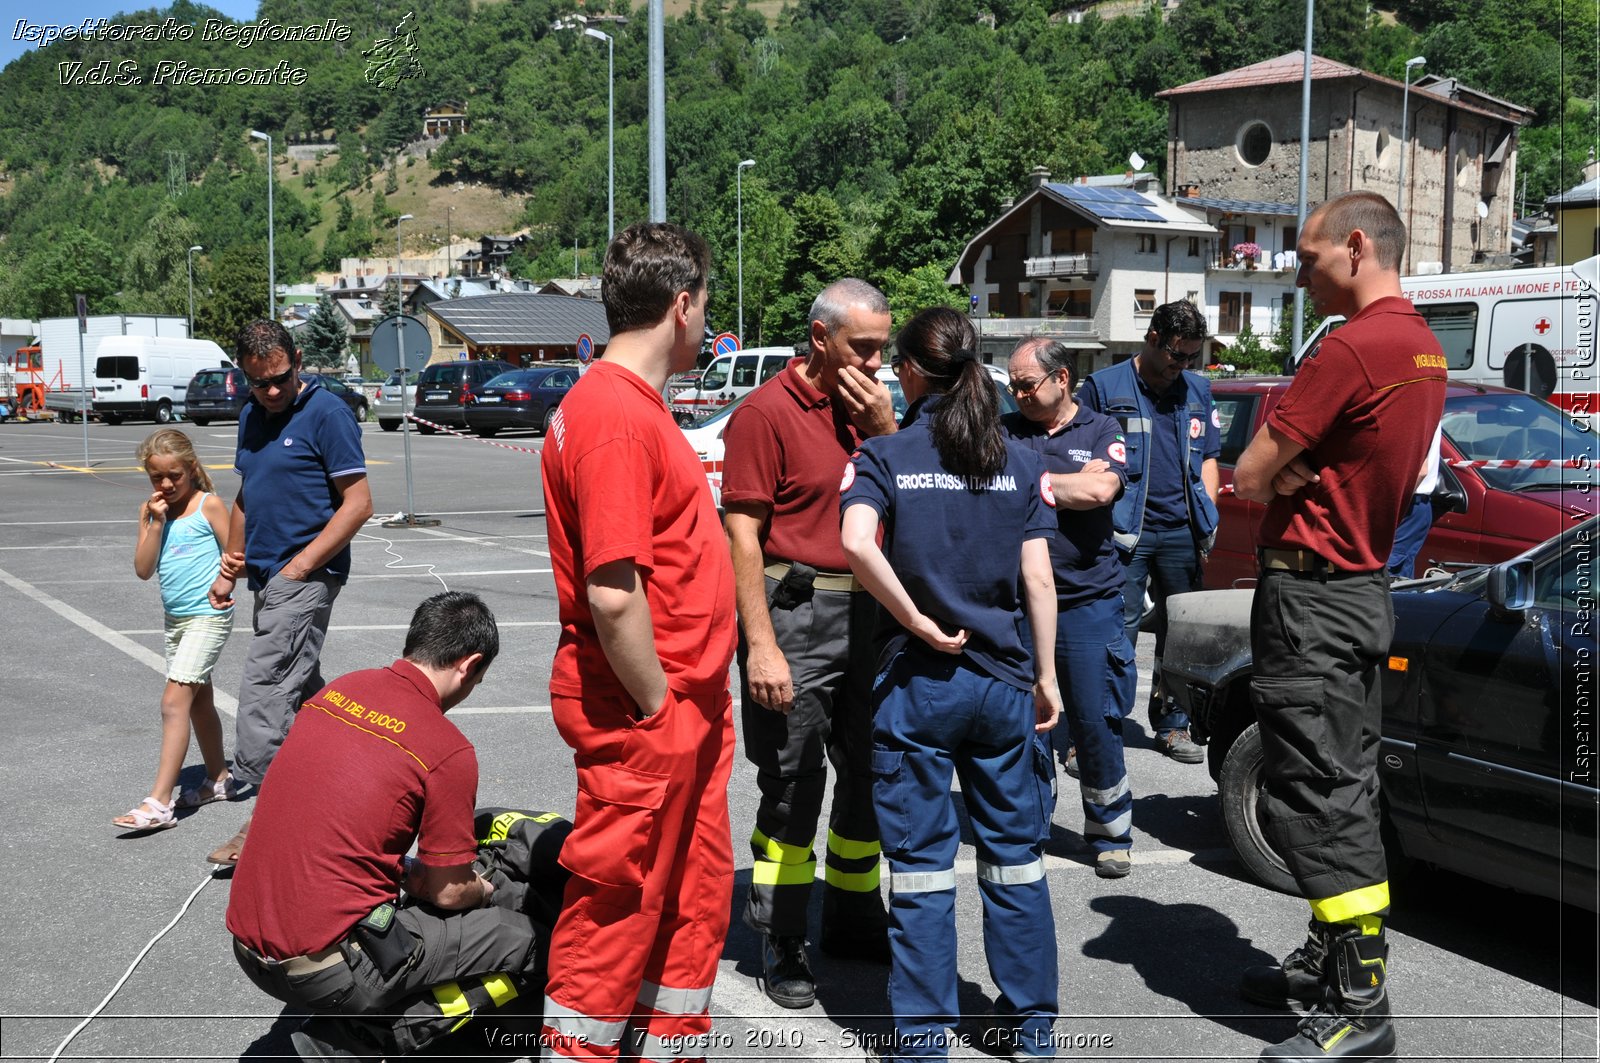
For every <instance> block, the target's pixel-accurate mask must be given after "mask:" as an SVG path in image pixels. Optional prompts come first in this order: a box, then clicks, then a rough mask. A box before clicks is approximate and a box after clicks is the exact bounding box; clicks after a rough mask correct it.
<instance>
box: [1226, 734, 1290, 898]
mask: <svg viewBox="0 0 1600 1063" xmlns="http://www.w3.org/2000/svg"><path fill="white" fill-rule="evenodd" d="M1262 759H1263V752H1262V748H1261V728H1260V725H1258V724H1251V725H1250V726H1249V727H1246V728H1245V729H1244V731H1243V732H1242V733H1241V734H1240V735H1239V737H1238V739H1237V740H1235V742H1234V743H1233V748H1232V749H1230V750H1229V751H1228V756H1227V759H1225V760H1224V761H1223V762H1222V779H1221V780H1220V783H1221V790H1220V793H1219V796H1220V798H1221V800H1222V825H1223V826H1224V827H1225V828H1226V829H1227V831H1228V841H1229V843H1230V844H1232V846H1233V853H1234V855H1235V856H1237V857H1238V858H1239V862H1240V863H1241V864H1243V865H1244V867H1245V870H1246V871H1248V872H1250V875H1251V877H1252V878H1254V879H1255V880H1256V881H1258V882H1260V883H1261V884H1262V885H1264V886H1269V887H1271V888H1272V889H1275V890H1281V891H1282V892H1284V893H1294V892H1296V891H1295V885H1294V877H1293V876H1292V875H1290V874H1289V866H1288V865H1287V864H1285V863H1284V862H1283V857H1281V856H1279V855H1278V853H1277V851H1276V850H1275V849H1273V848H1272V843H1271V842H1269V841H1267V836H1266V833H1265V832H1264V831H1263V830H1262V829H1261V798H1262V793H1261V789H1262V775H1261V764H1262Z"/></svg>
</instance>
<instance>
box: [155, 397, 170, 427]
mask: <svg viewBox="0 0 1600 1063" xmlns="http://www.w3.org/2000/svg"><path fill="white" fill-rule="evenodd" d="M171 423H172V404H171V403H168V402H163V403H162V404H161V405H159V406H157V407H156V424H171Z"/></svg>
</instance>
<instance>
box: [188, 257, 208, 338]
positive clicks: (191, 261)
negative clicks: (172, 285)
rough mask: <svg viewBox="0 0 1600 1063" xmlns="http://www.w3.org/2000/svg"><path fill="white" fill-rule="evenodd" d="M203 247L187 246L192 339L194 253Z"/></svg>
mask: <svg viewBox="0 0 1600 1063" xmlns="http://www.w3.org/2000/svg"><path fill="white" fill-rule="evenodd" d="M204 250H205V248H203V247H201V246H200V245H199V244H195V245H194V246H193V247H191V248H189V254H188V256H187V257H188V259H189V338H190V339H191V340H192V339H194V253H195V252H196V251H204Z"/></svg>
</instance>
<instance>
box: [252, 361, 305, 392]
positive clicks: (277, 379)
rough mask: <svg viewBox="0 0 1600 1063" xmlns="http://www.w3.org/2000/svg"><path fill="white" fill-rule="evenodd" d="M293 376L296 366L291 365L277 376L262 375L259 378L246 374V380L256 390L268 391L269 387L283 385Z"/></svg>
mask: <svg viewBox="0 0 1600 1063" xmlns="http://www.w3.org/2000/svg"><path fill="white" fill-rule="evenodd" d="M292 376H294V366H292V365H291V366H290V367H289V368H287V369H285V370H284V371H283V372H281V373H279V374H278V375H277V376H269V377H262V378H261V379H259V380H257V379H256V378H255V377H253V376H250V375H248V374H246V376H245V378H244V380H245V383H247V384H249V385H250V386H251V387H252V388H254V389H255V390H257V391H266V390H267V389H268V388H281V387H283V386H284V385H285V384H287V383H288V382H289V378H290V377H292Z"/></svg>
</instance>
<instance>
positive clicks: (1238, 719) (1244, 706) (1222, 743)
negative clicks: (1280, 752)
mask: <svg viewBox="0 0 1600 1063" xmlns="http://www.w3.org/2000/svg"><path fill="white" fill-rule="evenodd" d="M1255 718H1256V710H1255V708H1254V707H1253V706H1252V705H1251V704H1250V677H1249V676H1248V675H1242V676H1240V677H1239V678H1238V679H1236V680H1234V681H1233V682H1232V683H1230V684H1228V693H1227V700H1226V701H1224V702H1223V703H1222V704H1221V705H1220V706H1219V707H1218V708H1215V709H1213V710H1212V711H1211V720H1210V723H1211V732H1210V734H1209V736H1208V738H1207V741H1206V770H1208V771H1209V772H1210V773H1211V779H1212V781H1213V782H1221V781H1222V764H1223V762H1224V761H1225V760H1227V759H1228V751H1229V750H1231V749H1232V748H1233V744H1234V743H1235V742H1237V741H1238V740H1239V734H1240V732H1242V731H1243V730H1244V729H1245V728H1246V727H1248V726H1250V724H1251V723H1252V722H1253V721H1254V720H1255Z"/></svg>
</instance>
